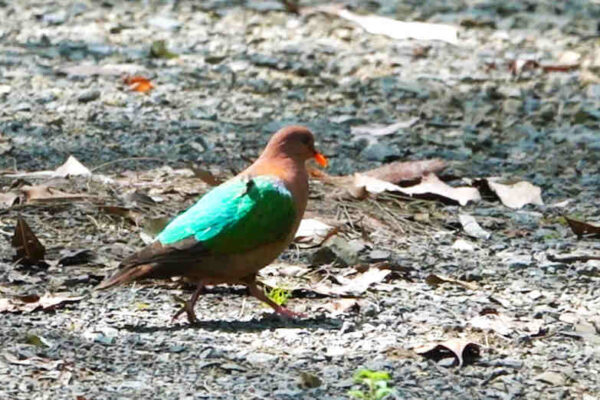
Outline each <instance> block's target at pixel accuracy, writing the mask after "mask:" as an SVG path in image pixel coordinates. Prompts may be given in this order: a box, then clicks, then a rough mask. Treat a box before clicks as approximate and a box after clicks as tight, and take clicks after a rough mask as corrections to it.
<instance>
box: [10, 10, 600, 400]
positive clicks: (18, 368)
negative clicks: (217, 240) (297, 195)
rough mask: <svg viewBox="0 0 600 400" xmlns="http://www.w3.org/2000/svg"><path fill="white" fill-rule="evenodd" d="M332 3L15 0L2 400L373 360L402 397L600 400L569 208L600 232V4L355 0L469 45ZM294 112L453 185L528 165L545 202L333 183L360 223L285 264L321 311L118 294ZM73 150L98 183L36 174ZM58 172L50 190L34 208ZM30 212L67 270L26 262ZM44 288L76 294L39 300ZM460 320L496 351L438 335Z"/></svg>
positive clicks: (165, 388)
mask: <svg viewBox="0 0 600 400" xmlns="http://www.w3.org/2000/svg"><path fill="white" fill-rule="evenodd" d="M420 3H425V4H420ZM324 4H325V3H324V2H308V1H301V2H300V5H301V6H302V7H301V10H300V11H301V12H300V13H299V14H297V13H294V12H293V11H294V10H291V9H286V8H285V7H284V5H283V3H282V2H277V1H234V0H213V1H202V2H188V1H183V0H182V1H177V2H159V1H141V2H140V1H127V2H121V1H114V0H105V1H101V2H92V1H66V0H55V1H35V2H34V1H19V2H16V1H12V2H11V1H1V0H0V21H2V23H1V24H0V104H1V105H2V107H0V174H1V175H0V196H4V197H0V312H1V313H0V315H1V317H0V318H1V320H2V323H1V324H0V342H1V343H2V346H1V349H0V398H2V399H79V400H83V399H87V400H97V399H124V398H127V399H138V398H153V399H165V398H178V399H203V398H207V399H344V398H348V394H347V392H348V391H349V390H350V389H353V388H354V389H359V388H361V386H360V385H359V384H357V383H355V382H354V381H353V375H354V374H355V373H356V372H357V371H358V370H360V369H362V368H367V369H370V370H374V371H380V370H381V371H387V372H389V373H390V374H391V380H390V382H389V383H388V385H389V386H390V387H393V388H394V390H395V394H393V395H391V396H388V397H387V398H394V397H395V398H398V399H423V398H425V399H432V398H435V399H538V398H539V399H586V400H592V399H598V398H600V377H599V376H600V375H599V373H600V362H599V360H598V357H599V355H600V354H599V349H600V261H599V257H600V241H598V239H597V238H594V237H588V236H583V237H577V236H576V235H575V234H574V233H573V232H572V230H571V229H570V227H569V226H568V225H567V224H566V220H565V218H564V217H570V218H574V219H577V220H581V221H587V222H590V223H595V224H596V225H599V224H600V213H599V211H598V210H599V208H598V206H599V205H600V202H599V200H598V194H599V190H598V188H599V187H600V163H599V159H600V131H599V129H600V126H599V125H600V42H599V38H600V33H599V32H600V31H599V26H598V18H599V17H600V4H598V3H597V2H594V1H583V0H580V1H570V2H553V1H511V0H506V1H502V2H498V1H474V0H463V1H443V0H435V1H427V2H413V1H404V2H400V1H391V0H375V1H368V2H366V1H365V2H363V1H352V0H351V1H346V2H343V4H342V3H340V4H342V5H343V8H344V9H347V10H351V11H352V12H353V13H355V14H351V15H353V16H355V17H356V16H358V17H360V16H366V15H379V16H382V17H387V18H393V19H396V20H400V21H424V22H429V23H443V24H448V25H450V26H454V27H456V28H457V30H458V34H457V38H456V40H452V41H451V42H452V43H448V40H445V41H444V40H414V39H408V40H405V39H394V38H391V37H389V35H388V36H386V35H385V34H372V33H369V32H367V31H365V29H363V28H361V26H360V25H359V22H357V21H358V19H355V20H354V21H351V20H350V19H349V18H347V15H346V18H345V17H343V15H345V14H343V13H340V12H339V10H340V8H335V7H333V8H332V7H329V8H326V9H323V8H321V9H318V8H317V9H315V8H312V9H310V8H309V7H314V6H322V5H324ZM376 25H379V24H376ZM379 27H382V24H381V25H380V26H379ZM434 28H435V25H433V26H430V31H433V30H434ZM160 41H164V44H165V46H166V47H165V48H162V49H161V48H160V47H161V42H160ZM125 75H129V76H132V75H139V76H144V77H146V78H148V79H149V80H150V81H151V82H152V84H153V86H154V87H153V89H152V90H151V91H149V92H148V93H141V92H136V91H135V90H132V89H131V88H130V87H129V86H128V85H127V84H125V83H124V81H123V76H125ZM407 121H410V122H407ZM397 122H406V123H405V124H400V125H399V127H397V128H395V129H393V130H392V132H391V133H389V134H387V133H386V134H384V135H377V134H376V132H375V130H374V129H373V128H372V125H377V124H379V125H381V126H389V125H390V124H393V123H397ZM290 123H301V124H305V125H307V126H309V127H310V128H311V129H312V130H313V131H314V132H315V135H316V136H317V141H318V146H319V148H320V149H321V150H322V151H323V152H324V153H325V154H326V156H327V157H328V158H329V160H330V167H329V168H328V169H327V170H326V172H327V173H328V174H330V175H340V176H341V175H348V174H352V173H355V172H359V171H366V170H369V169H372V168H375V167H378V166H381V165H384V164H388V163H391V162H394V161H398V160H401V161H411V160H426V159H433V158H439V159H441V160H444V161H445V162H446V163H447V165H448V166H447V167H446V168H445V169H444V170H443V171H440V172H438V175H439V176H440V177H441V178H442V179H443V180H444V181H445V182H446V183H448V184H449V185H451V186H454V187H456V186H468V187H472V185H476V183H477V182H480V181H477V179H481V178H488V177H500V178H501V179H502V181H503V182H505V183H513V182H518V181H527V182H530V183H531V184H533V185H535V186H537V187H539V188H541V196H542V198H543V203H544V204H543V205H542V204H527V205H525V206H523V207H518V208H510V207H508V206H506V205H505V204H503V202H501V201H499V200H498V199H497V198H496V197H494V196H493V195H490V193H489V192H484V191H483V190H482V191H481V193H482V194H483V199H482V200H480V201H475V202H469V203H468V204H466V205H464V206H461V205H459V204H457V203H456V202H452V201H441V199H440V198H439V197H436V198H434V199H431V198H430V197H429V198H425V199H424V198H418V199H415V198H407V196H401V195H398V194H397V193H396V194H390V193H382V194H379V195H376V194H371V195H370V196H368V198H362V197H361V196H359V197H360V198H357V196H352V194H351V192H352V190H348V189H351V187H350V186H351V185H350V184H349V183H348V181H347V180H346V181H344V182H345V183H343V184H341V185H340V184H339V183H338V184H337V185H333V184H331V182H330V181H327V180H323V179H314V180H313V181H311V198H310V201H309V207H308V210H307V217H311V218H315V219H319V220H320V221H322V222H325V223H327V224H329V225H331V226H336V227H337V229H338V230H339V232H338V233H337V234H336V235H335V236H334V237H332V238H330V239H328V240H327V241H326V242H325V243H322V244H319V243H317V244H315V245H313V246H307V245H306V243H303V244H302V243H301V244H294V245H292V246H291V247H290V249H289V250H288V251H286V252H285V253H284V254H283V255H282V256H281V257H280V259H279V260H278V261H277V263H276V264H275V265H273V266H269V267H268V268H266V269H265V270H264V271H263V273H262V280H263V281H264V282H265V283H266V284H268V285H270V286H277V287H282V288H288V289H289V290H290V291H291V294H292V296H291V298H290V299H289V300H288V304H287V306H288V307H290V308H291V309H293V310H296V311H302V312H304V313H306V314H308V317H307V318H304V319H297V320H287V319H282V318H280V317H277V316H274V315H273V314H272V313H271V310H270V309H268V308H266V307H264V306H263V305H261V304H259V303H258V301H256V300H255V299H254V298H250V297H249V296H248V294H247V292H246V290H245V288H243V287H228V286H217V287H213V288H209V290H208V293H206V294H205V295H204V296H202V297H201V299H200V301H199V302H198V304H197V306H196V313H197V315H198V318H199V320H200V321H199V323H198V324H196V325H193V326H190V325H189V324H187V322H185V321H184V320H180V321H177V322H171V317H172V315H173V314H174V313H175V312H176V311H177V309H178V307H179V306H180V303H179V300H178V299H177V298H179V297H182V298H186V297H187V296H189V294H190V293H191V290H192V288H191V287H188V286H186V285H184V284H182V282H179V281H169V282H143V283H137V284H135V285H131V286H127V287H118V288H114V289H111V290H109V291H105V292H98V291H94V290H93V288H94V287H95V286H96V285H97V284H98V283H99V282H100V281H101V280H102V279H103V278H104V277H105V276H107V275H109V274H111V273H112V272H113V270H114V268H115V267H116V266H117V265H118V262H119V260H121V259H122V258H123V257H124V256H126V255H128V254H130V253H131V252H133V251H135V250H136V249H139V248H140V247H141V246H143V244H144V240H149V238H151V236H152V234H153V233H155V231H156V229H155V227H156V226H157V225H160V223H161V221H165V220H168V218H170V217H172V216H174V215H176V214H177V213H178V212H179V211H180V210H183V209H185V207H187V206H189V205H190V204H192V203H193V202H194V201H195V199H197V198H198V196H199V195H201V194H202V193H204V192H206V191H207V190H208V189H209V185H208V184H207V183H205V180H206V178H204V180H203V179H202V178H201V177H202V176H206V174H207V171H209V172H210V173H212V174H213V175H214V176H216V177H217V178H219V179H224V178H227V177H229V176H231V175H232V174H234V173H236V172H237V171H240V170H242V169H243V168H244V167H245V166H246V165H248V163H249V162H251V161H252V160H253V159H254V158H255V157H256V156H257V155H258V153H259V152H260V150H261V148H262V147H263V146H264V145H265V143H266V141H267V140H268V138H269V136H270V135H271V134H272V133H273V132H275V131H276V130H277V129H278V128H280V127H282V126H284V125H287V124H290ZM362 126H368V127H369V128H368V129H367V130H366V132H367V133H363V134H359V133H357V128H360V127H362ZM70 155H72V156H74V157H76V158H77V159H78V160H79V161H81V162H82V163H83V164H84V165H85V166H87V167H88V168H89V169H91V171H92V173H93V174H92V175H91V176H87V177H85V176H74V177H67V178H62V177H57V176H54V175H52V173H51V172H48V173H46V174H37V175H36V174H31V173H32V172H39V171H54V170H55V169H56V168H57V167H58V166H60V165H61V164H63V163H64V162H65V160H66V159H67V158H68V157H69V156H70ZM19 174H21V175H19ZM415 183H416V182H412V183H407V182H404V183H403V185H408V184H411V185H414V184H415ZM40 184H42V185H47V186H49V187H51V188H52V190H54V192H52V190H51V192H50V194H49V196H50V199H46V200H43V201H39V200H38V201H35V199H33V200H32V199H31V198H32V197H35V195H34V194H32V192H31V189H28V188H27V186H35V185H40ZM56 190H60V191H62V192H64V193H69V194H77V196H76V197H69V196H66V195H64V194H60V193H58V194H57V192H56ZM9 193H15V196H17V197H16V198H14V199H13V198H11V200H7V199H8V197H6V196H8V194H9ZM38 195H39V193H38ZM46 195H48V194H47V193H46ZM461 215H462V216H463V217H462V218H461ZM465 215H468V216H472V217H474V218H475V219H476V221H477V223H478V224H479V225H480V226H481V227H482V229H483V230H485V231H486V232H487V233H489V235H488V234H486V233H483V234H482V233H481V232H479V233H477V232H473V231H470V230H469V229H467V228H466V227H465V223H464V221H465V220H464V218H465V217H464V216H465ZM19 217H21V218H23V219H24V220H25V221H26V222H27V224H28V225H29V226H30V227H31V230H32V231H33V232H34V234H35V235H36V236H37V238H38V239H39V240H40V242H41V243H42V244H43V245H44V247H45V248H46V254H45V257H44V258H45V260H46V263H37V264H36V265H23V263H19V262H16V261H15V258H14V256H15V250H14V248H13V247H12V246H11V240H12V237H13V232H14V230H15V226H16V224H17V219H18V218H19ZM461 221H462V222H461ZM382 271H383V272H382ZM370 279H372V280H370ZM31 295H38V296H42V298H41V299H40V300H39V301H38V300H37V298H31ZM44 295H52V296H63V297H66V298H71V301H69V302H66V303H61V304H59V305H58V306H56V307H49V309H47V310H42V309H40V308H42V307H41V305H40V307H38V308H36V306H38V305H39V304H38V303H40V302H43V301H48V298H47V297H43V296H44ZM19 296H29V298H26V299H25V300H27V301H29V303H27V302H24V301H21V300H18V299H19ZM20 298H21V299H23V297H20ZM54 298H56V297H54ZM9 299H10V300H9ZM32 301H33V302H32ZM11 307H13V308H11ZM34 308H35V309H34ZM450 339H460V343H462V344H468V343H476V344H478V345H479V356H471V357H467V354H465V360H464V363H463V365H458V364H459V362H458V361H457V360H456V359H455V357H436V356H435V355H434V356H431V354H430V353H427V354H425V355H423V354H421V351H420V350H419V347H420V346H423V345H435V344H436V343H437V342H444V341H447V340H450ZM471 347H472V346H471ZM459 352H460V351H459ZM438 355H439V354H438Z"/></svg>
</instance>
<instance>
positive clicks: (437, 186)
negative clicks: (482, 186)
mask: <svg viewBox="0 0 600 400" xmlns="http://www.w3.org/2000/svg"><path fill="white" fill-rule="evenodd" d="M402 191H403V193H406V194H408V195H411V196H419V197H422V198H430V197H433V198H435V199H440V200H442V201H451V202H455V203H458V204H460V205H461V206H465V205H467V203H469V202H470V201H474V202H475V201H479V200H481V195H480V194H479V190H477V189H476V188H473V187H467V186H463V187H452V186H450V185H448V184H446V183H444V182H442V181H441V180H440V179H439V178H438V177H437V176H435V175H434V174H428V175H426V176H424V177H423V180H422V181H421V183H420V184H418V185H416V186H411V187H407V188H403V189H402Z"/></svg>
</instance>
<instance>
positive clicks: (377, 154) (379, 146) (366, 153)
mask: <svg viewBox="0 0 600 400" xmlns="http://www.w3.org/2000/svg"><path fill="white" fill-rule="evenodd" d="M360 154H361V156H362V157H363V158H364V159H366V160H368V161H381V162H384V161H393V160H397V159H399V158H400V154H399V153H398V152H397V151H396V150H395V149H394V148H393V147H390V146H389V145H385V144H383V143H373V144H370V145H368V146H367V147H366V148H365V149H364V150H363V151H362V152H361V153H360Z"/></svg>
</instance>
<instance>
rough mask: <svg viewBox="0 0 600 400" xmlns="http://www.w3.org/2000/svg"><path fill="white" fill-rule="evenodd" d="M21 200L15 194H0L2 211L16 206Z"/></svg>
mask: <svg viewBox="0 0 600 400" xmlns="http://www.w3.org/2000/svg"><path fill="white" fill-rule="evenodd" d="M18 200H19V195H18V194H16V193H14V192H8V193H0V210H1V209H3V208H10V207H12V206H14V205H15V204H16V203H17V202H18Z"/></svg>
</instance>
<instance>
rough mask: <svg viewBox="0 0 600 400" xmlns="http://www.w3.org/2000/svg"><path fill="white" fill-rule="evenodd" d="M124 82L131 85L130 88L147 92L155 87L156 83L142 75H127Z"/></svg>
mask: <svg viewBox="0 0 600 400" xmlns="http://www.w3.org/2000/svg"><path fill="white" fill-rule="evenodd" d="M123 82H125V84H126V85H129V88H130V89H131V90H133V91H135V92H141V93H147V92H149V91H150V90H152V89H153V88H154V85H152V82H150V80H149V79H148V78H144V77H143V76H140V75H136V76H127V77H125V78H123Z"/></svg>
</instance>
